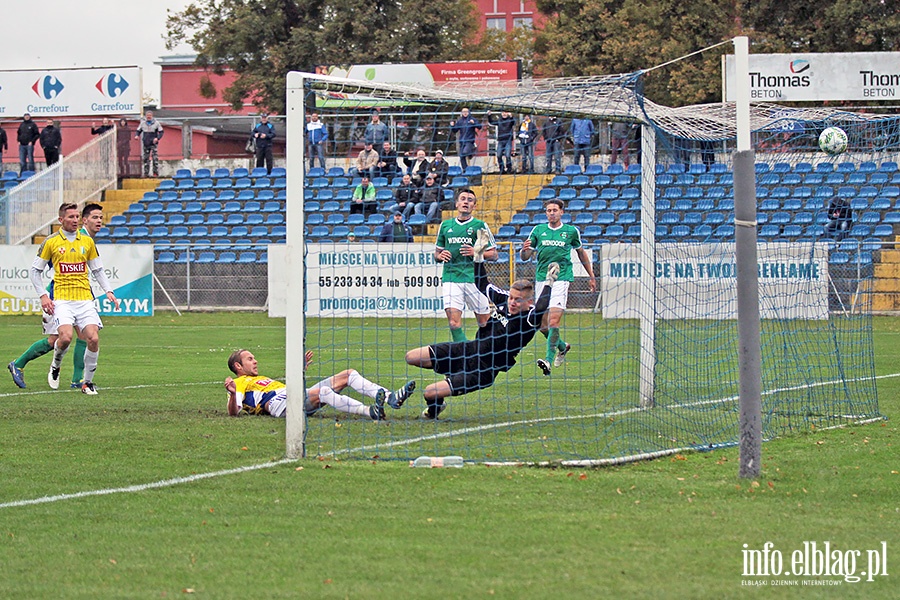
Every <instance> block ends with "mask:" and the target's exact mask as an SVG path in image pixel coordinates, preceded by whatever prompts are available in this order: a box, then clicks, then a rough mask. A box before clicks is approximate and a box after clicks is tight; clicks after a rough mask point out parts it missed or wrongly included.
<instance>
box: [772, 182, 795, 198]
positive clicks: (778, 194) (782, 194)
mask: <svg viewBox="0 0 900 600" xmlns="http://www.w3.org/2000/svg"><path fill="white" fill-rule="evenodd" d="M790 196H791V188H789V187H786V186H783V185H780V186H778V187H775V188H772V190H771V193H770V194H769V197H770V198H777V199H781V198H790Z"/></svg>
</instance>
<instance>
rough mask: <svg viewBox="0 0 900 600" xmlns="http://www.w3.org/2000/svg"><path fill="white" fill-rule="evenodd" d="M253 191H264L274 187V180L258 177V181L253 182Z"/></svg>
mask: <svg viewBox="0 0 900 600" xmlns="http://www.w3.org/2000/svg"><path fill="white" fill-rule="evenodd" d="M252 187H253V189H255V190H262V189H267V188H270V187H272V180H271V179H269V178H268V177H258V178H257V179H256V181H254V182H253V186H252Z"/></svg>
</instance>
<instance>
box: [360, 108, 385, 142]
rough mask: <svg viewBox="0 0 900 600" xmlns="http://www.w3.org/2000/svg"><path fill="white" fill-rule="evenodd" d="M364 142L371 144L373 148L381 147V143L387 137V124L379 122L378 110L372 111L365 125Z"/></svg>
mask: <svg viewBox="0 0 900 600" xmlns="http://www.w3.org/2000/svg"><path fill="white" fill-rule="evenodd" d="M364 139H365V142H366V143H367V144H372V146H374V147H375V148H381V145H382V144H383V143H384V141H385V140H386V139H388V128H387V125H385V124H384V123H382V122H381V117H380V116H379V114H378V111H374V110H373V111H372V120H371V121H369V124H368V125H366V132H365V138H364Z"/></svg>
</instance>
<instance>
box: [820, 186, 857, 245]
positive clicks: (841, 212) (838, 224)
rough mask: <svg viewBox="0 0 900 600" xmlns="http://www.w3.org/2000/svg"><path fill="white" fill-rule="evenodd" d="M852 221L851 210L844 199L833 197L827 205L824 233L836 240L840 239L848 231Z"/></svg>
mask: <svg viewBox="0 0 900 600" xmlns="http://www.w3.org/2000/svg"><path fill="white" fill-rule="evenodd" d="M852 221H853V210H852V209H851V208H850V204H849V203H848V202H847V200H846V198H842V197H840V196H835V197H834V198H832V199H831V203H830V204H829V205H828V223H827V224H826V225H825V232H826V233H827V234H828V235H830V236H832V237H834V238H836V239H841V238H843V237H844V236H845V235H846V234H847V231H848V230H849V229H850V224H851V222H852Z"/></svg>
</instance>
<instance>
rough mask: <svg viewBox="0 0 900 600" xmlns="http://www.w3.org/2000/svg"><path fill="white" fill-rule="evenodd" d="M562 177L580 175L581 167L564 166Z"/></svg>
mask: <svg viewBox="0 0 900 600" xmlns="http://www.w3.org/2000/svg"><path fill="white" fill-rule="evenodd" d="M563 175H569V176H572V175H581V165H566V168H565V169H563Z"/></svg>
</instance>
